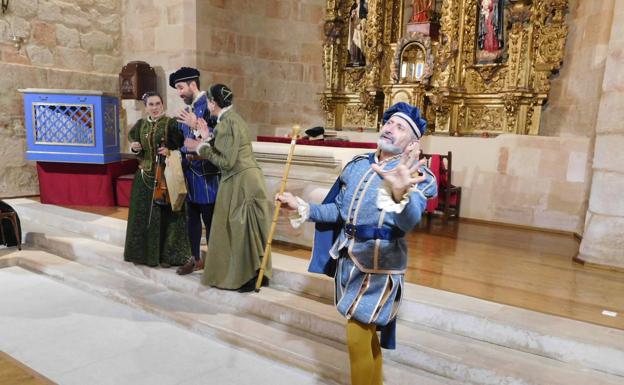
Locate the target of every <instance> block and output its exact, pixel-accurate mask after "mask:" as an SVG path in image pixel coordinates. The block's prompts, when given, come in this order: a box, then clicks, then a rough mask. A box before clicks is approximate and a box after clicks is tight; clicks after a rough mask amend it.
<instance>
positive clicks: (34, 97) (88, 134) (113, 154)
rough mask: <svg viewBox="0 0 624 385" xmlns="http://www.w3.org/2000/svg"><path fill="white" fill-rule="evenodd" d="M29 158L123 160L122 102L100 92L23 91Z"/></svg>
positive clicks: (84, 160) (27, 157) (61, 160)
mask: <svg viewBox="0 0 624 385" xmlns="http://www.w3.org/2000/svg"><path fill="white" fill-rule="evenodd" d="M20 92H22V93H23V94H24V114H25V121H26V137H27V141H26V143H27V151H26V159H28V160H36V161H47V162H69V163H96V164H104V163H111V162H116V161H119V160H120V159H121V154H120V152H119V100H118V99H117V98H116V97H114V96H109V95H106V94H104V93H103V92H100V91H86V90H51V89H33V88H29V89H24V90H20Z"/></svg>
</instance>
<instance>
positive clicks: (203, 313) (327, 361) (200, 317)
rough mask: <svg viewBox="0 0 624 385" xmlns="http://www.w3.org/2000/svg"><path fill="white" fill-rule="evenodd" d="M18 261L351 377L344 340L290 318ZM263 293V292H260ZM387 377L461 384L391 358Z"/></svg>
mask: <svg viewBox="0 0 624 385" xmlns="http://www.w3.org/2000/svg"><path fill="white" fill-rule="evenodd" d="M13 265H17V266H20V267H23V268H26V269H28V270H31V271H34V272H38V273H41V274H45V275H46V276H49V277H52V278H54V279H56V280H59V281H62V282H64V283H66V284H68V285H71V286H74V287H77V288H79V289H81V290H85V291H88V292H92V293H97V294H99V295H102V296H105V297H107V298H110V299H113V300H115V301H118V302H121V303H124V304H128V305H131V306H133V307H136V308H140V309H143V310H145V311H148V312H150V313H153V314H155V315H157V316H159V317H161V318H164V319H168V320H170V321H172V322H175V323H177V324H179V325H181V326H183V327H185V328H187V329H190V330H191V331H193V332H195V333H197V334H199V335H202V336H206V337H210V338H217V339H220V340H222V341H224V342H227V343H229V344H232V345H236V346H240V347H243V348H245V349H248V350H251V351H254V352H256V353H258V354H260V355H262V356H265V357H269V358H271V359H274V360H277V361H280V362H284V363H286V364H288V365H292V366H296V367H299V368H302V369H304V370H307V371H309V372H310V373H311V374H312V375H315V376H317V377H318V378H319V379H321V380H322V381H323V382H332V383H336V384H348V383H350V381H349V366H348V365H349V364H348V357H347V353H346V351H345V348H344V345H343V344H339V343H336V342H335V341H331V340H327V339H323V338H322V337H319V336H317V335H311V334H309V333H305V332H303V331H301V330H298V329H293V328H291V327H289V326H288V325H287V324H283V323H276V322H272V321H269V320H267V319H264V318H260V317H255V316H253V315H250V314H246V313H241V312H240V310H238V309H236V308H233V307H230V306H228V305H223V304H216V303H212V302H208V301H206V300H204V299H200V298H197V297H195V296H193V295H186V294H183V293H179V292H175V291H172V290H168V289H167V288H165V287H163V286H162V285H158V284H154V283H153V282H150V281H148V280H142V279H139V278H130V277H127V276H125V275H120V274H117V273H111V272H107V271H104V270H101V269H99V268H93V267H89V266H86V265H83V264H79V263H76V262H72V261H68V260H67V259H65V258H61V257H58V256H55V255H53V254H50V253H47V252H43V251H39V250H24V251H22V252H19V253H17V252H14V253H12V255H9V256H4V257H1V258H0V267H6V266H13ZM263 295H265V294H264V292H261V293H259V294H257V295H256V296H263ZM238 296H243V297H244V296H245V295H241V294H238ZM384 377H385V383H386V384H392V385H394V384H396V385H399V384H422V385H459V383H458V382H455V381H452V380H448V379H444V378H440V377H437V376H435V375H433V374H431V373H427V372H423V371H420V370H417V369H414V368H411V367H407V366H405V365H402V364H395V363H392V362H389V363H386V364H385V373H384Z"/></svg>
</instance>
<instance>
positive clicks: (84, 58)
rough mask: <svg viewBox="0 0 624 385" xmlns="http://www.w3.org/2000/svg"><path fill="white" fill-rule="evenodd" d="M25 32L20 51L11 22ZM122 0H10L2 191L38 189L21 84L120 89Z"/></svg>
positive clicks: (3, 28) (4, 32) (0, 94)
mask: <svg viewBox="0 0 624 385" xmlns="http://www.w3.org/2000/svg"><path fill="white" fill-rule="evenodd" d="M4 20H6V21H8V22H9V23H10V26H11V27H12V29H13V32H14V33H15V34H16V35H17V36H21V37H24V38H25V44H24V46H23V47H22V49H21V50H20V51H19V52H18V51H16V49H15V48H14V47H13V45H12V44H10V43H8V42H7V41H8V40H9V39H10V37H11V30H10V28H9V25H7V23H5V22H4ZM119 55H120V3H119V0H107V1H105V0H82V1H75V2H66V1H60V0H20V1H11V2H10V3H9V10H8V12H7V13H6V15H4V16H3V17H2V18H0V74H1V75H0V105H1V106H2V108H1V109H0V161H1V165H0V197H8V196H19V195H35V194H38V193H39V188H38V183H37V176H36V170H35V167H34V163H33V162H27V161H26V160H25V155H24V154H25V152H26V130H25V128H24V107H23V101H22V95H21V94H20V93H19V92H18V91H17V90H18V89H20V88H74V89H95V90H103V91H106V92H113V93H116V92H117V75H116V74H117V72H118V71H119V68H120V65H121V60H120V59H121V58H120V56H119Z"/></svg>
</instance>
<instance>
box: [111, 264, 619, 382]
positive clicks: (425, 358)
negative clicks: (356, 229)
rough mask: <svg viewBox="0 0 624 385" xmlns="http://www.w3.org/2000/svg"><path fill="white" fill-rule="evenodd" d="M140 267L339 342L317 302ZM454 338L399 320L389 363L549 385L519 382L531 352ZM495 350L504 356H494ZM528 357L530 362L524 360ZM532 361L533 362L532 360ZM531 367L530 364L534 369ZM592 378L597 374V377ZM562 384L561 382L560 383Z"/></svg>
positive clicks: (340, 323) (338, 323)
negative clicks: (515, 366)
mask: <svg viewBox="0 0 624 385" xmlns="http://www.w3.org/2000/svg"><path fill="white" fill-rule="evenodd" d="M104 265H106V268H107V269H110V267H111V264H110V263H105V264H104ZM122 265H123V266H122V268H121V269H120V271H116V273H119V272H123V267H124V266H125V267H131V268H135V266H133V265H129V264H127V263H124V262H122ZM143 269H147V270H149V271H150V272H151V273H152V274H151V277H150V278H149V279H151V280H155V281H157V282H159V283H161V284H163V282H165V281H166V283H164V286H167V287H169V288H171V289H174V290H178V291H181V292H185V291H186V290H185V287H187V285H186V284H185V283H182V284H180V282H182V281H186V283H188V282H190V283H191V285H192V288H191V292H192V293H194V294H195V295H198V296H199V297H200V298H202V299H204V300H206V301H208V302H210V303H220V304H222V305H223V304H236V307H237V308H239V309H241V310H244V311H246V312H251V313H252V314H254V315H255V316H260V317H263V318H267V319H271V320H272V321H274V322H281V323H284V324H290V325H293V326H295V327H297V328H298V329H301V330H304V331H306V332H308V333H312V334H315V335H320V336H322V337H323V338H327V339H331V340H333V341H338V342H341V343H344V320H343V319H342V317H340V316H339V315H338V314H337V313H336V312H335V310H334V309H333V307H332V306H330V305H323V304H319V303H318V302H316V301H313V300H306V299H304V298H299V297H296V296H294V295H292V294H290V293H285V292H280V291H277V290H274V289H271V288H265V289H263V290H262V292H261V294H263V296H261V297H258V296H255V295H247V296H241V295H240V294H238V293H233V292H228V291H221V290H218V289H212V288H202V287H201V285H200V283H199V280H198V279H197V277H179V276H176V275H172V274H170V272H167V271H163V270H160V269H149V268H144V267H143ZM165 275H169V277H166V276H165ZM193 278H195V279H193ZM176 282H177V283H176ZM319 305H320V306H319ZM409 329H412V330H411V333H412V334H413V333H414V331H418V332H419V333H418V338H404V336H405V335H406V334H409V333H410V330H409ZM426 333H430V334H432V335H437V334H442V336H438V339H437V340H435V339H434V340H433V341H431V342H430V343H429V344H428V345H427V344H422V343H417V341H418V340H419V339H422V338H423V336H425V335H426ZM458 337H459V338H462V337H461V336H452V335H448V334H447V333H445V332H443V331H439V330H431V329H429V328H426V327H423V326H422V325H413V326H411V327H410V328H407V327H405V323H403V322H401V323H400V325H399V339H400V340H401V345H400V347H399V351H398V352H397V353H395V352H389V353H388V357H389V358H390V359H391V360H392V361H395V362H398V363H402V364H405V365H407V366H409V367H414V368H418V369H421V370H422V369H425V370H427V371H431V372H434V373H436V374H437V375H442V376H444V377H450V378H454V379H455V380H460V381H466V380H467V378H465V377H463V376H468V378H472V377H475V378H479V379H480V381H482V382H478V383H479V384H504V383H506V382H505V381H511V380H513V383H514V384H522V385H527V384H548V385H551V384H549V383H543V382H539V379H537V380H534V382H528V381H525V380H524V379H523V376H524V375H525V374H526V373H533V372H537V371H539V370H537V369H535V368H534V367H535V366H537V367H538V368H539V367H540V363H539V362H540V360H548V359H547V358H542V357H537V356H532V355H530V354H527V353H524V352H518V351H514V350H512V349H508V350H505V349H504V348H503V347H497V346H494V345H491V344H487V343H484V342H479V341H475V340H472V339H468V338H465V337H464V340H462V343H465V344H466V345H467V346H471V347H472V349H473V350H474V351H478V352H481V354H482V355H485V356H488V357H490V362H484V360H474V359H473V360H472V362H471V360H470V359H468V360H466V359H464V358H461V357H459V356H454V355H453V354H452V353H449V352H450V351H451V350H452V347H453V345H456V344H457V338H458ZM442 345H445V348H446V349H447V351H444V349H439V348H438V349H436V348H435V347H436V346H442ZM406 349H407V350H408V351H410V352H411V354H406V353H404V352H403V353H401V351H404V350H406ZM499 352H500V353H503V354H504V355H506V356H504V357H502V356H499ZM507 356H511V357H512V358H509V357H507ZM527 356H528V357H529V358H527ZM406 357H407V359H406ZM410 357H411V358H410ZM448 357H453V358H448ZM473 357H474V356H473ZM516 360H524V361H525V368H524V369H522V370H519V371H518V372H517V373H515V374H514V375H509V373H501V372H500V371H498V370H497V369H496V368H497V367H509V366H510V365H511V364H512V363H513V362H514V361H516ZM532 360H533V361H535V362H531V361H532ZM433 363H434V364H433ZM491 366H493V367H491ZM531 366H533V368H532V367H531ZM543 366H544V365H541V367H543ZM527 367H529V369H528V370H525V369H526V368H527ZM540 370H542V369H540ZM561 370H562V371H563V373H564V374H562V375H560V376H558V377H562V378H566V377H568V378H575V377H577V374H575V373H573V374H571V375H569V373H568V375H566V372H565V371H566V370H568V371H569V368H565V367H563V368H562V369H561ZM475 373H477V374H475ZM596 375H598V376H599V374H596ZM453 376H457V377H453ZM565 383H566V382H564V383H563V384H565ZM567 383H572V382H567ZM604 383H605V384H609V383H610V382H609V381H608V380H607V381H606V382H604ZM552 385H554V383H553V384H552Z"/></svg>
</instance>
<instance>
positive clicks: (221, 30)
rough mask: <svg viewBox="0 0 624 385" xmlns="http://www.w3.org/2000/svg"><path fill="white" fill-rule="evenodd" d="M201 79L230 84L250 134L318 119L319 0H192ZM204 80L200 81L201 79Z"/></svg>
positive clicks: (315, 122)
mask: <svg viewBox="0 0 624 385" xmlns="http://www.w3.org/2000/svg"><path fill="white" fill-rule="evenodd" d="M197 5H198V7H197V23H198V29H197V46H198V58H197V60H198V62H197V63H198V66H199V68H200V70H201V71H202V72H203V73H204V76H203V79H202V80H207V81H208V82H209V83H217V82H220V83H224V84H227V85H229V86H230V87H232V90H233V91H234V97H235V104H236V107H237V109H238V110H239V112H240V113H241V115H242V116H243V117H244V118H245V119H246V120H247V122H248V123H249V125H250V129H251V131H252V136H255V135H256V134H260V135H273V133H274V131H275V129H276V128H279V127H291V126H292V125H293V124H294V123H299V124H301V126H302V127H304V128H308V127H311V126H314V125H323V123H324V121H323V115H322V113H321V109H320V105H319V102H318V100H319V95H318V94H319V93H320V92H321V91H322V90H323V71H322V64H321V63H322V41H323V34H322V23H323V16H324V6H325V1H324V0H298V1H296V0H254V1H242V0H238V1H223V0H210V1H198V3H197ZM207 85H208V83H207V84H206V86H207Z"/></svg>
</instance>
